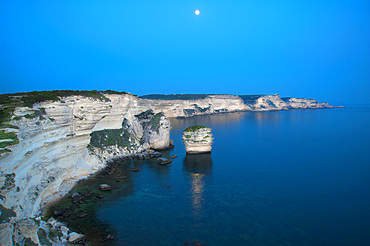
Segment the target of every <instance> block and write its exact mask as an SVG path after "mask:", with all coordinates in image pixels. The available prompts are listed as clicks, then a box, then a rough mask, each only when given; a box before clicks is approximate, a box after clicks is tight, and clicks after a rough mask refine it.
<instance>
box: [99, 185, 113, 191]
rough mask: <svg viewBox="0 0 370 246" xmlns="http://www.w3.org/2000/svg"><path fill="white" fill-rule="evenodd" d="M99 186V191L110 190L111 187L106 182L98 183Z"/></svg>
mask: <svg viewBox="0 0 370 246" xmlns="http://www.w3.org/2000/svg"><path fill="white" fill-rule="evenodd" d="M99 188H100V190H101V191H110V190H112V187H111V186H110V185H108V184H101V185H99Z"/></svg>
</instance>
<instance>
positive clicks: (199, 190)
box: [183, 153, 212, 215]
mask: <svg viewBox="0 0 370 246" xmlns="http://www.w3.org/2000/svg"><path fill="white" fill-rule="evenodd" d="M183 170H184V172H186V173H188V174H189V178H190V182H191V198H192V205H193V213H194V215H199V214H200V213H201V211H202V206H203V204H204V203H205V200H204V195H203V193H204V186H205V178H206V176H208V175H210V174H211V173H212V156H211V154H210V153H207V154H200V155H186V156H185V158H184V162H183Z"/></svg>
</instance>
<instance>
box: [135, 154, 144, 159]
mask: <svg viewBox="0 0 370 246" xmlns="http://www.w3.org/2000/svg"><path fill="white" fill-rule="evenodd" d="M135 157H136V158H137V159H139V160H143V159H144V156H143V154H137V155H135Z"/></svg>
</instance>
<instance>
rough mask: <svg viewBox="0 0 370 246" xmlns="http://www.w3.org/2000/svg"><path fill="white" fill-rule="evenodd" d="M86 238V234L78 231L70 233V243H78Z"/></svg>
mask: <svg viewBox="0 0 370 246" xmlns="http://www.w3.org/2000/svg"><path fill="white" fill-rule="evenodd" d="M84 239H85V235H83V234H79V233H76V232H71V233H70V234H69V239H68V242H69V243H77V242H79V241H82V240H84Z"/></svg>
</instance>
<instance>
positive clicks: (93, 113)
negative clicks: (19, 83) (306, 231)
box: [0, 93, 330, 245]
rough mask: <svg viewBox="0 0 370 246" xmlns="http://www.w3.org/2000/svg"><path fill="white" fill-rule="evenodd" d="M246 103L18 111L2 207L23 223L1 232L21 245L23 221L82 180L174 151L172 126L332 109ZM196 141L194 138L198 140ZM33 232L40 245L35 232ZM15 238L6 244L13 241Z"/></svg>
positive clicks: (0, 166)
mask: <svg viewBox="0 0 370 246" xmlns="http://www.w3.org/2000/svg"><path fill="white" fill-rule="evenodd" d="M95 94H96V93H95ZM49 96H50V93H49ZM16 97H18V98H19V96H16ZM102 98H103V99H104V100H102ZM242 98H243V97H242ZM242 98H241V97H239V96H233V95H208V96H205V97H204V98H199V99H197V100H153V99H141V98H138V97H136V96H133V95H131V94H104V95H103V96H101V95H100V97H99V96H98V97H88V96H81V95H80V96H78V95H75V96H65V97H62V98H60V100H54V99H53V100H49V101H43V102H39V101H37V103H34V104H30V105H28V107H26V105H23V107H16V108H15V110H14V112H12V116H11V120H10V122H9V123H10V124H11V125H12V126H11V127H8V126H7V127H5V128H4V129H0V131H1V132H0V135H1V136H2V138H1V141H0V158H1V159H0V184H1V185H0V186H2V187H3V188H2V190H1V194H0V205H1V206H3V207H5V208H7V209H10V210H12V211H14V212H15V213H16V217H13V218H12V219H10V221H8V222H6V224H3V225H0V228H3V229H2V230H0V231H6V232H8V231H9V232H10V234H9V237H10V238H11V237H12V236H14V238H15V239H14V240H15V241H16V242H21V241H22V240H23V239H24V237H23V239H22V236H21V235H23V231H25V230H24V229H23V231H22V233H21V234H18V232H17V231H19V230H21V229H19V228H18V225H21V224H22V223H21V222H20V221H24V220H26V221H33V219H34V218H36V217H37V216H39V215H40V213H41V212H42V208H43V207H44V206H45V205H47V204H48V203H50V202H52V201H55V200H56V199H59V198H61V197H62V196H63V195H64V194H66V192H68V191H69V190H70V189H71V187H72V186H73V185H74V184H75V183H76V181H78V180H79V179H82V178H84V177H87V176H88V175H90V174H92V173H94V172H96V171H98V170H100V169H101V168H103V167H105V166H106V164H107V163H108V162H109V161H110V160H112V159H113V158H117V159H118V160H119V159H120V158H121V157H125V156H127V155H133V154H138V153H142V152H143V151H145V150H148V149H150V148H151V149H158V150H159V149H164V148H167V147H168V146H170V145H171V141H170V138H169V133H170V129H171V125H170V121H169V120H168V118H171V117H190V116H194V115H204V114H216V113H225V112H238V111H252V110H254V111H261V110H286V109H289V108H325V107H330V106H329V105H328V104H319V103H317V101H315V100H312V99H295V98H289V99H287V100H285V99H284V100H282V99H281V98H280V96H278V95H274V96H253V97H251V98H249V99H248V100H245V99H244V98H243V99H242ZM0 106H1V109H2V110H8V109H9V108H8V109H7V106H6V105H0ZM207 135H208V133H207ZM189 136H191V138H193V134H191V135H189ZM204 137H205V135H204ZM211 139H212V135H209V139H200V138H199V136H196V135H194V139H193V142H192V143H190V141H188V142H187V143H188V147H187V148H188V150H189V152H194V153H197V152H207V151H210V150H211V145H210V144H211V142H212V140H211ZM202 140H204V141H202ZM196 141H200V142H196ZM207 141H210V142H207ZM207 144H208V145H207ZM148 153H149V152H148ZM143 158H145V156H144V155H143ZM71 170H73V171H71ZM31 224H32V223H31ZM27 231H28V232H29V238H30V240H32V241H33V242H35V243H37V242H36V241H37V240H36V239H35V238H37V235H34V233H33V232H34V231H32V229H29V230H27ZM0 233H2V232H0ZM32 233H33V234H32ZM31 234H32V235H31ZM25 235H26V234H25ZM27 235H28V234H27ZM9 237H8V236H7V239H6V240H8V241H6V242H11V241H12V240H10V239H9ZM27 237H28V236H27ZM1 238H3V237H1ZM4 240H5V239H4ZM9 240H10V241H9ZM2 243H3V240H2ZM3 244H4V245H8V244H7V243H3Z"/></svg>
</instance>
